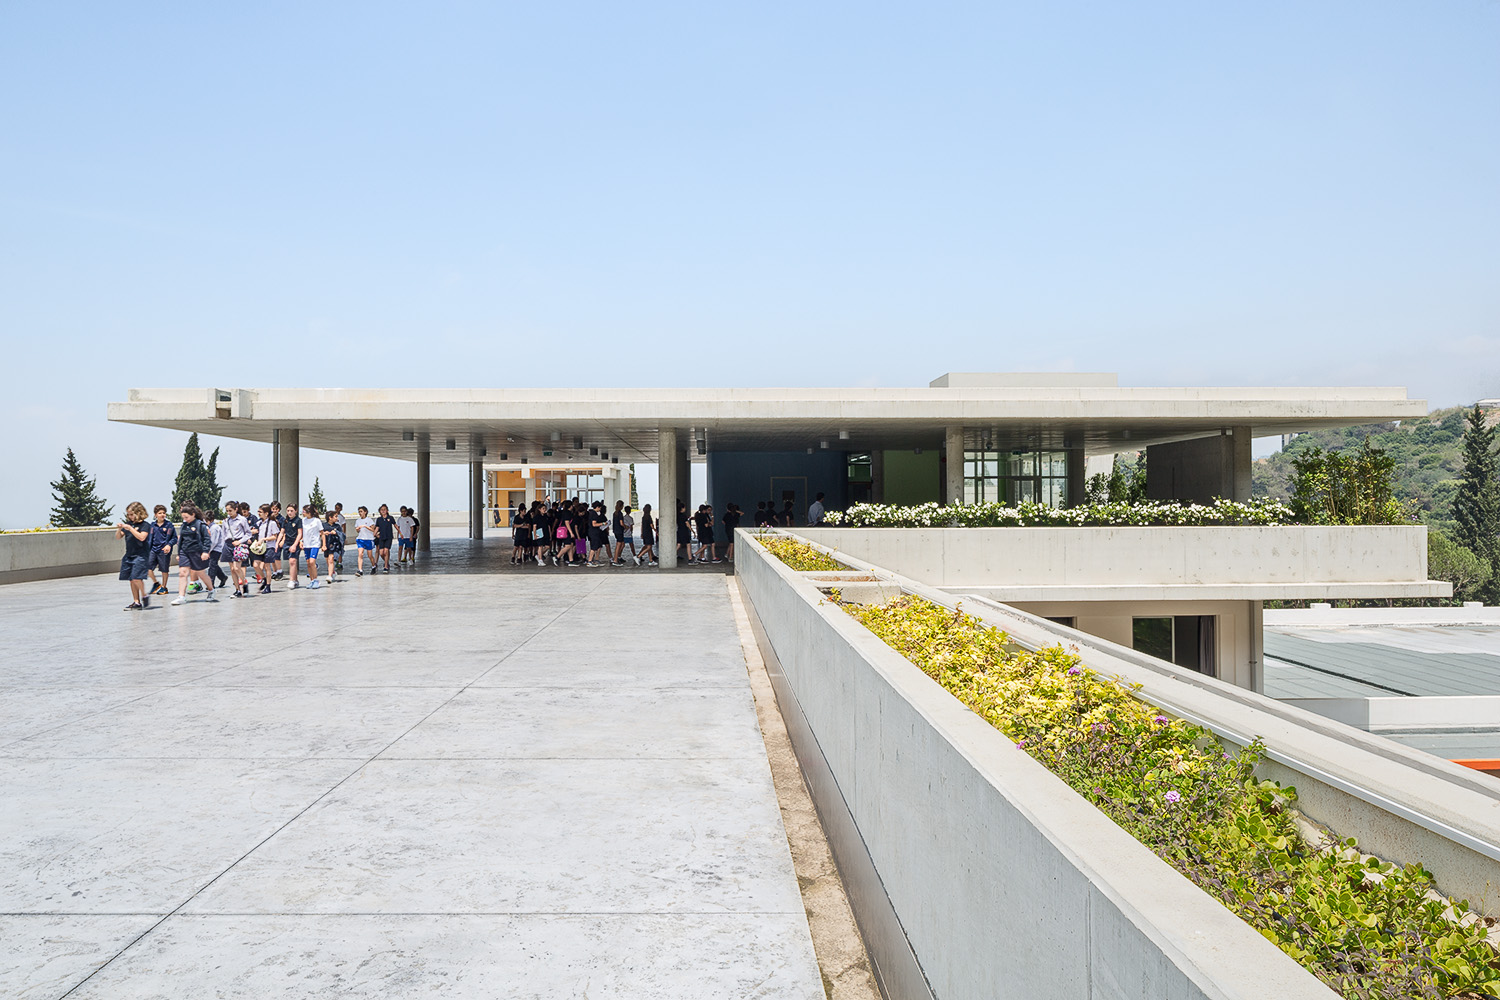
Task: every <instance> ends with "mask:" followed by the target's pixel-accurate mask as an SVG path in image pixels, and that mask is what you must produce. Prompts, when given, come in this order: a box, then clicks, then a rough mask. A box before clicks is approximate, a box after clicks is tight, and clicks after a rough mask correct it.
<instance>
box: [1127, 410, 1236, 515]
mask: <svg viewBox="0 0 1500 1000" xmlns="http://www.w3.org/2000/svg"><path fill="white" fill-rule="evenodd" d="M1250 444H1251V437H1250V428H1249V427H1226V428H1225V429H1224V430H1223V431H1221V432H1220V433H1218V434H1214V435H1211V436H1208V437H1201V438H1193V439H1191V440H1188V441H1178V442H1175V443H1172V444H1159V445H1152V446H1151V447H1149V448H1147V449H1146V496H1147V497H1149V498H1150V499H1152V500H1185V501H1192V502H1194V503H1212V502H1213V501H1214V500H1215V499H1217V498H1219V497H1223V498H1224V499H1226V500H1241V501H1243V500H1249V499H1250Z"/></svg>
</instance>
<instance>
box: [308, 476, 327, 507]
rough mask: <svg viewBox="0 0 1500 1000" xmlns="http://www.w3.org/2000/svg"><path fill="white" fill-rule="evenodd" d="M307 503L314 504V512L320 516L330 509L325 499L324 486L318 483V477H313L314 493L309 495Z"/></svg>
mask: <svg viewBox="0 0 1500 1000" xmlns="http://www.w3.org/2000/svg"><path fill="white" fill-rule="evenodd" d="M307 502H308V503H310V504H312V508H313V510H315V511H317V512H318V513H319V514H320V515H321V514H322V513H323V512H324V511H325V510H327V509H328V501H327V500H325V499H323V486H322V484H321V483H319V482H318V477H317V476H314V477H313V488H312V492H311V493H309V494H308V495H307Z"/></svg>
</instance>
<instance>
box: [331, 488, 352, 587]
mask: <svg viewBox="0 0 1500 1000" xmlns="http://www.w3.org/2000/svg"><path fill="white" fill-rule="evenodd" d="M333 523H334V526H335V527H336V528H338V532H339V554H338V558H337V559H335V560H334V561H333V562H334V565H335V566H336V567H337V568H338V571H339V572H340V573H342V572H343V571H344V547H345V546H346V545H348V544H349V529H348V528H347V527H346V526H345V518H344V505H343V504H341V503H336V504H334V505H333Z"/></svg>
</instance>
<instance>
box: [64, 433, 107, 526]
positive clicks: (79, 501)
mask: <svg viewBox="0 0 1500 1000" xmlns="http://www.w3.org/2000/svg"><path fill="white" fill-rule="evenodd" d="M95 482H96V480H93V479H90V478H88V474H87V473H85V472H84V471H83V466H82V465H81V464H79V462H78V458H77V457H76V456H75V455H74V454H73V449H72V448H69V449H68V457H67V458H65V459H63V467H62V478H61V479H59V480H57V482H55V483H52V484H51V486H52V499H53V500H55V501H57V506H56V507H53V508H52V519H51V524H52V526H53V527H54V528H91V527H93V526H95V525H98V524H104V523H106V522H107V521H108V520H109V515H110V511H111V510H112V509H113V508H111V507H110V506H109V502H108V501H107V500H105V499H104V498H103V497H101V496H99V495H98V494H97V493H96V492H94V484H95Z"/></svg>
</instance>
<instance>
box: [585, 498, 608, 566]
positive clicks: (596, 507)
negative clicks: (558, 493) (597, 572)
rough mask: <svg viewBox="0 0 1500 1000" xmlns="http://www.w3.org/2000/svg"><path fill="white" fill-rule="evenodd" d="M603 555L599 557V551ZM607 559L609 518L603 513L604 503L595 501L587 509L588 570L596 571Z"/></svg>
mask: <svg viewBox="0 0 1500 1000" xmlns="http://www.w3.org/2000/svg"><path fill="white" fill-rule="evenodd" d="M601 549H602V550H604V555H600V554H599V552H600V550H601ZM608 558H609V518H608V517H607V516H606V515H605V513H604V501H603V500H595V501H594V502H593V504H592V505H591V506H590V507H589V562H588V565H589V568H590V569H597V568H598V567H601V566H603V565H604V560H606V559H608Z"/></svg>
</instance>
